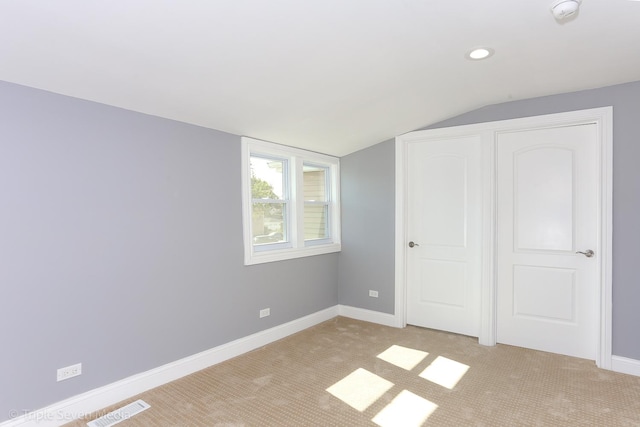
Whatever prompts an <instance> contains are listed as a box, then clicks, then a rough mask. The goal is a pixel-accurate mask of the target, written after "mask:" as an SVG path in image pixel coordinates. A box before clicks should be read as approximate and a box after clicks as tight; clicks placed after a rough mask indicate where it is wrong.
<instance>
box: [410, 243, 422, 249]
mask: <svg viewBox="0 0 640 427" xmlns="http://www.w3.org/2000/svg"><path fill="white" fill-rule="evenodd" d="M414 246H420V245H419V244H417V243H413V242H409V247H410V248H412V247H414Z"/></svg>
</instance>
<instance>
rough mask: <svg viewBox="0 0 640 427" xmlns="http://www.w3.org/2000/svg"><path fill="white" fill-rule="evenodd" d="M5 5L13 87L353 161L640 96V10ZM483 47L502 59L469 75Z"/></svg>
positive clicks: (1, 51) (624, 6) (260, 0)
mask: <svg viewBox="0 0 640 427" xmlns="http://www.w3.org/2000/svg"><path fill="white" fill-rule="evenodd" d="M551 3H552V0H542V1H541V0H527V1H524V0H483V1H478V0H457V1H434V0H348V1H344V0H322V1H320V0H304V1H300V0H273V1H264V0H233V1H230V0H224V1H223V0H211V1H206V0H183V1H182V0H181V1H177V0H176V1H169V0H162V1H158V0H127V1H102V0H56V1H45V0H6V1H2V2H0V80H4V81H8V82H13V83H18V84H22V85H26V86H31V87H36V88H40V89H45V90H48V91H52V92H56V93H61V94H65V95H70V96H74V97H78V98H83V99H88V100H92V101H97V102H101V103H105V104H110V105H114V106H118V107H122V108H126V109H130V110H134V111H139V112H143V113H147V114H152V115H156V116H161V117H166V118H171V119H175V120H180V121H184V122H187V123H193V124H197V125H201V126H205V127H209V128H214V129H219V130H223V131H227V132H231V133H234V134H238V135H247V136H251V137H254V138H259V139H264V140H268V141H273V142H279V143H282V144H287V145H292V146H297V147H302V148H307V149H311V150H315V151H319V152H323V153H328V154H333V155H337V156H342V155H345V154H348V153H351V152H353V151H356V150H359V149H361V148H364V147H366V146H369V145H372V144H375V143H377V142H380V141H383V140H385V139H388V138H391V137H393V136H395V135H398V134H402V133H404V132H408V131H411V130H414V129H417V128H420V127H423V126H427V125H429V124H432V123H435V122H438V121H440V120H443V119H445V118H448V117H451V116H454V115H458V114H461V113H464V112H466V111H469V110H472V109H475V108H479V107H482V106H485V105H489V104H495V103H499V102H504V101H509V100H517V99H524V98H531V97H536V96H543V95H550V94H556V93H565V92H572V91H576V90H582V89H590V88H596V87H602V86H607V85H611V84H618V83H625V82H630V81H636V80H640V2H639V1H631V0H583V1H582V5H581V8H580V11H579V14H578V15H577V16H576V17H575V19H572V20H570V21H569V22H565V23H558V22H557V21H556V20H555V19H554V17H553V16H552V15H551V13H550V6H551ZM476 46H489V47H491V48H493V49H494V50H495V54H494V55H493V56H492V57H490V58H489V59H487V60H484V61H470V60H468V59H465V53H466V52H468V51H469V50H470V49H471V48H473V47H476Z"/></svg>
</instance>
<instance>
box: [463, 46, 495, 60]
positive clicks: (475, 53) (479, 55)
mask: <svg viewBox="0 0 640 427" xmlns="http://www.w3.org/2000/svg"><path fill="white" fill-rule="evenodd" d="M493 54H494V50H493V49H491V48H488V47H478V48H475V49H473V50H471V51H470V52H467V55H466V57H467V59H471V60H472V61H479V60H481V59H487V58H488V57H490V56H491V55H493Z"/></svg>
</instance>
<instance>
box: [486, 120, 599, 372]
mask: <svg viewBox="0 0 640 427" xmlns="http://www.w3.org/2000/svg"><path fill="white" fill-rule="evenodd" d="M597 138H598V134H597V126H596V125H595V124H586V125H576V126H565V127H556V128H547V129H534V130H527V131H516V132H505V133H498V138H497V168H498V170H497V187H498V192H497V200H498V206H497V233H498V237H497V260H498V261H497V341H498V342H500V343H505V344H511V345H516V346H522V347H527V348H532V349H538V350H543V351H550V352H553V353H560V354H566V355H570V356H575V357H582V358H586V359H591V360H593V359H595V358H596V346H597V342H596V340H597V337H598V329H597V328H598V324H599V320H598V316H597V313H598V310H597V292H598V283H599V278H598V277H597V261H596V260H597V257H598V256H599V254H598V253H595V255H594V256H592V257H587V256H585V255H583V254H579V253H576V252H578V251H581V252H587V251H588V250H591V249H593V250H595V249H596V245H597V220H598V218H597V212H598V202H597V188H598V174H597V170H598V169H597V157H596V154H597V153H596V149H597Z"/></svg>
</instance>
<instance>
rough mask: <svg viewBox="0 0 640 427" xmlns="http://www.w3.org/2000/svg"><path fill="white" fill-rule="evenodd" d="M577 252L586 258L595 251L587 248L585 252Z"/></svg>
mask: <svg viewBox="0 0 640 427" xmlns="http://www.w3.org/2000/svg"><path fill="white" fill-rule="evenodd" d="M576 253H577V254H582V255H584V256H586V257H587V258H591V257H592V256H593V255H594V254H595V253H594V252H593V251H592V250H591V249H587V250H586V251H585V252H581V251H578V252H576Z"/></svg>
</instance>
